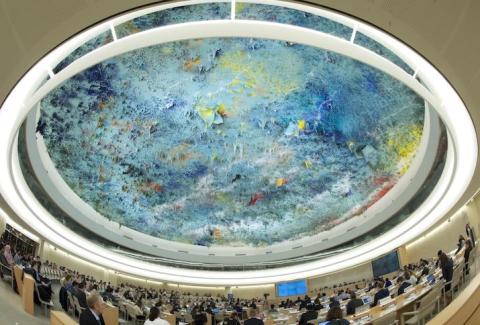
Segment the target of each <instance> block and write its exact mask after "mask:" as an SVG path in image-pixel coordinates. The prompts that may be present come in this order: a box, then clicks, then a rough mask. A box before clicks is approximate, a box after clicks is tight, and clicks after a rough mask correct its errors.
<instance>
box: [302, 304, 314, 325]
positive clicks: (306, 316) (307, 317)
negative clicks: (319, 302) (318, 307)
mask: <svg viewBox="0 0 480 325" xmlns="http://www.w3.org/2000/svg"><path fill="white" fill-rule="evenodd" d="M317 317H318V312H317V311H315V305H313V304H308V305H307V311H306V312H304V313H303V314H302V316H300V320H299V321H298V325H306V324H307V323H308V321H311V320H315V319H317Z"/></svg>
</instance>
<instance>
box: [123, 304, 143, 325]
mask: <svg viewBox="0 0 480 325" xmlns="http://www.w3.org/2000/svg"><path fill="white" fill-rule="evenodd" d="M125 307H126V308H127V313H128V316H130V318H131V319H132V321H133V322H134V324H135V325H137V324H138V325H142V324H143V323H144V322H145V320H143V319H137V312H136V311H135V309H133V306H132V305H130V304H127V305H125Z"/></svg>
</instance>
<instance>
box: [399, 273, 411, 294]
mask: <svg viewBox="0 0 480 325" xmlns="http://www.w3.org/2000/svg"><path fill="white" fill-rule="evenodd" d="M397 283H399V284H400V286H399V287H398V291H397V295H399V296H400V295H401V294H403V293H404V292H405V289H406V288H408V287H409V286H411V283H410V282H407V281H405V279H404V278H403V276H399V277H398V280H397Z"/></svg>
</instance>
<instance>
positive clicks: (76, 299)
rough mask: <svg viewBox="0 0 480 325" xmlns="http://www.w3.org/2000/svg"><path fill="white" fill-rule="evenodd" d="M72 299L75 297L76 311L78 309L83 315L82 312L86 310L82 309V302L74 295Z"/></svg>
mask: <svg viewBox="0 0 480 325" xmlns="http://www.w3.org/2000/svg"><path fill="white" fill-rule="evenodd" d="M72 297H73V303H74V306H75V309H76V310H77V311H78V312H79V313H82V311H83V310H84V309H85V308H82V306H80V302H79V301H78V298H77V296H74V295H72Z"/></svg>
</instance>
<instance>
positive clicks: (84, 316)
mask: <svg viewBox="0 0 480 325" xmlns="http://www.w3.org/2000/svg"><path fill="white" fill-rule="evenodd" d="M87 306H88V308H87V309H85V310H84V311H82V313H81V314H80V319H79V324H80V325H105V321H104V320H103V316H102V313H103V311H104V310H105V306H106V305H105V303H104V302H103V299H102V297H101V296H99V295H97V294H93V295H90V297H88V299H87Z"/></svg>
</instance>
